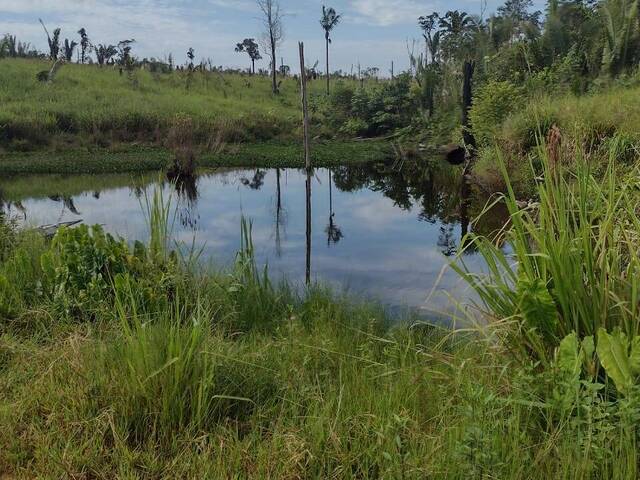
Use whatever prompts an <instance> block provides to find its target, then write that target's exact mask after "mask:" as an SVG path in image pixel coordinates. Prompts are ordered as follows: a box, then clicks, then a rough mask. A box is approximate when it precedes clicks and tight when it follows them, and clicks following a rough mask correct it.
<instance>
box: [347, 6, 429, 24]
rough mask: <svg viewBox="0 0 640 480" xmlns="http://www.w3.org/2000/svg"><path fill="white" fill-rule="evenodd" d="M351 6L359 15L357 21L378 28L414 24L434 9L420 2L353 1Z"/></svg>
mask: <svg viewBox="0 0 640 480" xmlns="http://www.w3.org/2000/svg"><path fill="white" fill-rule="evenodd" d="M350 4H351V8H352V9H353V11H354V12H355V14H356V15H357V16H356V17H355V21H357V22H363V23H369V24H373V25H378V26H390V25H400V24H414V23H416V19H417V18H418V17H419V16H420V15H422V14H423V13H425V12H428V11H429V10H432V9H433V7H430V6H429V5H428V4H426V3H425V2H421V1H418V0H351V1H350Z"/></svg>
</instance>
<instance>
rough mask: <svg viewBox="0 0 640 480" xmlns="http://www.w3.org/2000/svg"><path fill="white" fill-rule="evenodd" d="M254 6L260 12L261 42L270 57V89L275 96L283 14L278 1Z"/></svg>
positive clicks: (261, 0) (268, 0)
mask: <svg viewBox="0 0 640 480" xmlns="http://www.w3.org/2000/svg"><path fill="white" fill-rule="evenodd" d="M256 4H257V5H258V8H259V9H260V11H261V12H262V23H263V26H264V38H263V40H264V43H265V46H266V47H267V48H266V50H267V51H268V52H269V53H268V55H269V56H270V57H271V89H272V91H273V93H274V94H275V93H278V79H277V73H276V71H277V66H276V58H277V57H276V50H277V49H278V47H279V46H280V44H281V43H282V40H283V39H284V26H283V13H282V9H281V8H280V2H279V0H256Z"/></svg>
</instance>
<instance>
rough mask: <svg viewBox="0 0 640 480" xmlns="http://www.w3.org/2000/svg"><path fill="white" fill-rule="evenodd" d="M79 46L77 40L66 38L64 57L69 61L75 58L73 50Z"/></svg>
mask: <svg viewBox="0 0 640 480" xmlns="http://www.w3.org/2000/svg"><path fill="white" fill-rule="evenodd" d="M77 46H78V43H77V42H76V41H75V40H71V41H69V39H68V38H65V39H64V59H65V60H66V61H67V62H70V61H71V60H73V51H74V50H75V48H76V47H77Z"/></svg>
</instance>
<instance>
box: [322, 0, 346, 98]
mask: <svg viewBox="0 0 640 480" xmlns="http://www.w3.org/2000/svg"><path fill="white" fill-rule="evenodd" d="M340 18H341V15H338V14H337V13H336V11H335V10H334V9H333V8H326V7H325V6H324V5H323V6H322V17H321V18H320V25H321V26H322V29H323V30H324V39H325V45H326V58H327V71H326V74H327V95H329V83H330V81H331V74H330V73H329V44H330V43H331V38H330V34H331V31H332V30H333V29H334V28H335V27H336V25H338V23H340Z"/></svg>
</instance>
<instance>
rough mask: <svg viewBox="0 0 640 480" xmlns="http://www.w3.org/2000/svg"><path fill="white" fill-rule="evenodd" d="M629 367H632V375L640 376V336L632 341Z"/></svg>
mask: <svg viewBox="0 0 640 480" xmlns="http://www.w3.org/2000/svg"><path fill="white" fill-rule="evenodd" d="M629 366H630V367H631V373H633V375H635V376H638V375H640V336H636V337H633V340H632V341H631V355H630V356H629Z"/></svg>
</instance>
